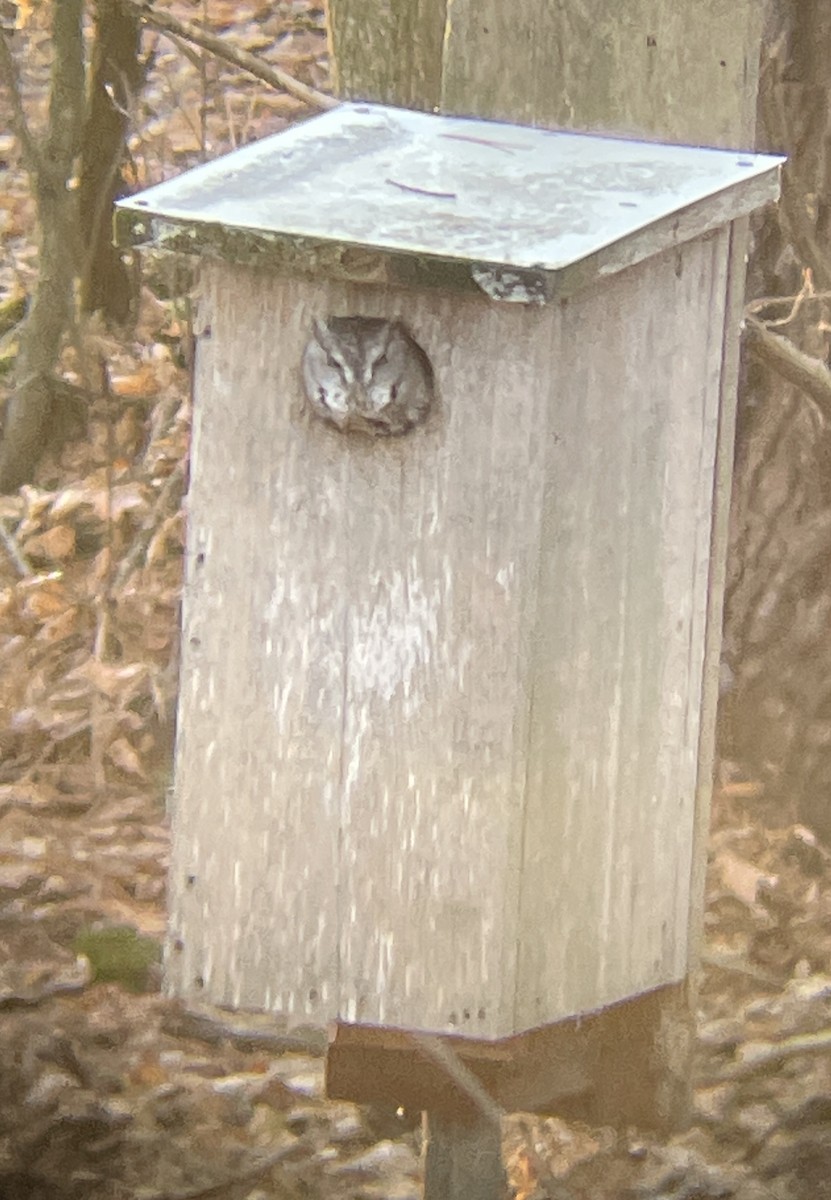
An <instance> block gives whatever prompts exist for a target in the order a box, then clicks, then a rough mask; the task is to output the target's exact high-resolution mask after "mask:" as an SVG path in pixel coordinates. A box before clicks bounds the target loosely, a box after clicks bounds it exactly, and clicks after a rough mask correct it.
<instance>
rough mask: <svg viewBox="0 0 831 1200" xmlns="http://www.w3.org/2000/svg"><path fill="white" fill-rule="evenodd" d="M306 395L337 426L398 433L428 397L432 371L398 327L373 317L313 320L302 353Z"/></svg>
mask: <svg viewBox="0 0 831 1200" xmlns="http://www.w3.org/2000/svg"><path fill="white" fill-rule="evenodd" d="M303 382H304V385H305V389H306V395H307V396H308V398H309V403H310V404H311V406H312V408H313V410H314V411H315V412H316V413H317V415H318V416H321V417H323V418H324V419H325V420H327V421H330V422H332V423H333V424H335V425H337V426H338V428H340V429H350V430H359V431H361V432H364V433H371V434H374V435H388V434H396V433H403V432H405V431H406V430H407V429H409V428H411V427H412V426H413V425H415V424H417V422H418V421H419V420H421V419H422V417H423V415H424V414H425V412H426V409H427V407H429V404H430V401H431V400H432V370H431V369H430V364H429V362H428V361H427V356H426V355H425V354H424V351H423V350H422V349H421V347H420V346H418V345H417V344H416V343H415V342H414V341H413V339H412V338H411V337H410V336H409V334H408V333H407V332H406V330H404V329H403V327H402V326H401V325H399V324H398V323H397V322H393V321H385V320H381V319H378V318H373V317H330V318H329V319H328V320H327V321H315V323H314V327H313V333H312V336H311V337H310V339H309V341H308V344H307V345H306V350H305V352H304V354H303Z"/></svg>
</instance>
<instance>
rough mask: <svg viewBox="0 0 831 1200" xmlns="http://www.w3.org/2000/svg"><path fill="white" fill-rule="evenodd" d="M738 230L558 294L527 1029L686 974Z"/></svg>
mask: <svg viewBox="0 0 831 1200" xmlns="http://www.w3.org/2000/svg"><path fill="white" fill-rule="evenodd" d="M728 236H729V235H728V231H727V230H726V229H725V230H723V231H721V232H720V233H719V234H718V235H715V236H711V237H708V238H706V239H701V240H699V241H697V242H693V243H690V244H688V245H687V246H685V247H683V248H681V249H680V250H678V251H676V252H672V253H666V254H664V255H659V256H658V257H656V258H655V259H652V260H650V261H649V262H648V263H644V264H642V265H640V266H638V267H636V268H633V269H632V270H630V271H628V272H625V273H623V274H622V275H620V276H619V277H616V278H615V279H613V280H611V281H609V283H608V284H607V286H606V287H605V288H603V289H600V288H598V289H595V290H593V291H592V292H590V293H586V294H584V295H583V296H581V297H578V298H576V299H575V300H574V301H573V302H572V303H571V304H569V305H568V307H567V308H566V309H565V310H564V314H563V336H562V343H561V347H560V353H559V359H558V361H557V362H556V363H555V364H554V366H553V373H554V374H555V375H556V378H557V386H556V394H555V395H554V396H552V414H553V415H552V420H551V426H550V431H549V436H548V453H549V466H548V485H547V490H546V497H545V514H544V532H543V553H542V562H541V575H540V598H539V618H538V625H537V632H536V642H535V649H534V654H533V662H534V684H533V702H532V730H531V748H530V753H529V764H530V769H529V781H528V808H527V814H526V829H525V848H524V862H523V875H522V904H521V918H520V929H521V949H520V969H519V976H518V991H517V1009H516V1025H517V1028H518V1029H522V1028H528V1027H533V1026H536V1025H539V1024H542V1023H544V1022H547V1021H554V1020H557V1019H559V1018H561V1017H565V1016H568V1015H569V1014H572V1013H579V1012H581V1011H586V1010H588V1009H591V1008H593V1007H595V1006H597V1005H598V1004H607V1003H611V1002H614V1001H616V1000H619V999H621V998H622V997H624V996H627V995H633V994H635V993H638V992H641V991H645V990H646V989H648V988H651V987H655V986H658V985H660V984H665V983H669V982H672V981H676V980H680V979H682V978H683V976H684V974H685V971H686V967H687V921H688V906H689V900H690V895H689V880H690V866H691V857H692V854H693V823H694V798H695V787H696V763H697V751H698V732H699V707H700V699H701V683H702V672H703V658H704V625H705V614H706V609H707V581H708V555H709V545H710V530H711V517H712V494H713V471H714V459H715V446H716V434H717V424H718V405H719V383H720V373H721V360H722V326H723V313H724V305H725V290H726V270H727V246H728Z"/></svg>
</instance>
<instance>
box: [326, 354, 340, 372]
mask: <svg viewBox="0 0 831 1200" xmlns="http://www.w3.org/2000/svg"><path fill="white" fill-rule="evenodd" d="M326 366H327V367H331V368H332V370H333V371H339V370H340V363H339V362H338V360H337V359H336V358H332V356H331V354H327V355H326Z"/></svg>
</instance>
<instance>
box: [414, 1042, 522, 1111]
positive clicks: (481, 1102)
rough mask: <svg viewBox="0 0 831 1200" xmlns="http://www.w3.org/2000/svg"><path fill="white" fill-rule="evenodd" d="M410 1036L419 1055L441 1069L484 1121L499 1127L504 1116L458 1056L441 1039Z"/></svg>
mask: <svg viewBox="0 0 831 1200" xmlns="http://www.w3.org/2000/svg"><path fill="white" fill-rule="evenodd" d="M410 1036H411V1037H412V1039H413V1041H414V1042H415V1044H416V1046H417V1047H418V1049H419V1050H420V1051H421V1053H422V1054H423V1055H424V1056H425V1057H426V1058H431V1059H432V1060H433V1062H434V1063H436V1064H437V1065H438V1066H440V1067H441V1068H442V1070H443V1071H444V1073H445V1074H446V1075H447V1076H449V1078H450V1079H452V1080H453V1082H454V1083H455V1084H456V1086H457V1087H458V1088H459V1090H460V1091H462V1092H463V1093H464V1094H465V1096H466V1097H467V1098H468V1100H470V1102H471V1104H473V1105H474V1107H475V1108H476V1109H477V1110H478V1112H479V1113H480V1114H481V1116H483V1117H484V1118H485V1120H486V1121H491V1122H492V1123H493V1124H494V1125H501V1123H502V1118H503V1116H504V1115H505V1114H504V1112H503V1110H502V1109H501V1108H500V1107H499V1105H498V1104H497V1103H496V1101H495V1100H494V1099H493V1098H492V1097H491V1096H489V1095H488V1093H487V1092H486V1091H485V1089H484V1088H483V1087H482V1085H481V1083H480V1082H479V1080H478V1079H477V1078H476V1076H475V1075H474V1074H473V1072H472V1071H471V1070H470V1068H469V1067H467V1066H466V1065H465V1064H464V1063H463V1062H462V1060H461V1059H460V1058H459V1056H458V1054H456V1052H455V1051H454V1050H453V1049H452V1048H451V1047H450V1046H448V1045H447V1043H446V1042H443V1041H442V1040H441V1038H437V1037H431V1036H430V1035H429V1034H427V1033H412V1034H410Z"/></svg>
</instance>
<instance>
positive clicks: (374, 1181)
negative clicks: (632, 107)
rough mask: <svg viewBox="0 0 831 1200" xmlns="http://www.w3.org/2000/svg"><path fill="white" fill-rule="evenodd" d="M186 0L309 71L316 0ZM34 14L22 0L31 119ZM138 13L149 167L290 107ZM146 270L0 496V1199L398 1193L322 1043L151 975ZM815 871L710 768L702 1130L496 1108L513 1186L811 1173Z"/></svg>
mask: <svg viewBox="0 0 831 1200" xmlns="http://www.w3.org/2000/svg"><path fill="white" fill-rule="evenodd" d="M169 7H170V8H171V10H172V11H175V12H176V13H177V14H178V15H179V16H181V17H183V18H187V17H188V16H190V17H192V16H193V8H192V6H188V5H187V4H185V3H184V0H182V3H179V4H177V3H175V2H172V3H171V4H170V6H169ZM205 10H206V11H207V15H208V23H209V25H210V27H211V28H212V29H213V31H214V32H217V33H221V34H222V35H223V36H224V37H227V38H229V39H230V40H232V41H233V42H235V43H236V44H237V45H239V46H241V47H244V48H246V49H248V50H250V51H252V52H254V53H256V54H259V55H262V56H264V57H265V58H266V59H267V60H268V61H270V62H272V63H273V64H276V65H278V66H280V67H282V68H283V69H284V70H287V71H289V72H291V73H293V74H295V75H297V76H298V77H299V78H301V79H303V80H304V81H305V82H307V83H311V84H313V85H314V86H316V87H325V85H326V57H325V34H324V30H323V14H322V12H321V10H320V9H319V8H316V7H315V6H314V5H313V4H310V3H308V2H307V0H292V2H289V3H279V4H273V3H264V2H263V3H261V2H259V0H249V2H248V3H246V2H245V0H243V2H241V3H240V2H237V0H233V2H232V0H228V2H222V0H210V3H209V4H207V5H205ZM47 12H48V6H46V5H38V4H37V3H30V4H21V5H20V19H19V24H20V32H19V33H18V35H17V41H18V47H19V48H20V49H21V52H23V51H25V56H24V57H25V72H24V96H25V100H26V103H27V106H28V107H29V110H30V112H31V113H32V115H33V119H34V120H35V122H36V121H37V119H38V117H39V116H42V111H43V104H44V96H45V86H46V81H47V77H48V63H49V32H48V22H47V20H46V15H47ZM145 38H146V41H147V45H148V48H149V47H150V45H151V44H152V45H153V46H154V48H155V51H156V55H157V56H156V59H155V63H154V66H153V70H152V73H151V76H150V79H149V82H148V86H147V88H146V90H145V92H144V94H143V96H142V97H141V100H140V111H139V112H138V113H137V114H136V121H135V128H136V132H135V134H134V136H133V139H132V142H131V147H130V150H131V157H132V163H133V170H134V175H135V182H136V186H137V187H143V186H147V185H149V184H151V183H154V182H157V181H158V180H159V179H161V178H163V177H167V176H170V175H172V174H175V173H176V172H178V171H180V170H182V169H184V168H186V167H188V166H191V165H193V164H195V163H196V162H198V161H200V160H201V159H203V158H205V157H211V158H213V157H215V156H216V155H218V154H219V153H222V152H224V151H225V150H227V149H229V148H231V147H233V146H235V145H240V144H243V143H245V142H247V141H250V140H252V139H254V138H256V137H260V136H264V135H265V134H268V133H273V132H275V131H277V130H279V129H281V128H283V127H284V126H285V125H286V124H287V123H289V122H291V121H293V120H295V119H298V118H300V117H302V116H304V115H306V113H307V110H305V109H304V107H303V105H302V104H301V103H299V102H298V101H296V100H294V99H292V98H291V97H289V96H286V95H285V94H282V93H275V92H272V91H270V90H269V89H267V88H266V87H265V86H264V85H262V84H259V83H257V82H256V81H252V80H250V79H248V78H247V77H245V76H244V75H243V74H242V73H241V72H239V71H237V70H236V69H235V68H232V67H229V66H227V65H224V64H220V63H218V62H217V61H216V60H215V59H213V58H211V57H210V56H205V57H204V58H203V57H202V55H201V53H196V54H194V55H192V56H191V57H188V56H186V55H184V54H182V53H181V51H180V49H179V48H177V47H176V46H175V45H173V44H172V43H171V42H170V41H168V40H164V39H162V38H161V37H159V36H158V35H154V34H150V33H148V34H146V35H145ZM24 57H22V58H21V62H24ZM0 127H2V123H0ZM0 158H2V160H3V162H4V164H5V167H6V170H5V172H4V178H3V186H2V194H0V231H2V234H3V250H2V252H0V300H2V299H7V298H8V297H9V296H12V295H15V294H18V293H25V292H27V291H28V290H30V288H31V286H32V283H33V280H34V278H35V275H36V270H37V262H36V251H35V248H34V247H35V243H34V214H33V207H32V201H31V196H30V193H29V187H28V181H27V180H26V177H25V175H24V173H23V171H22V169H21V167H20V163H19V159H18V157H17V149H16V147H15V145H14V141H13V139H12V138H11V137H8V136H5V135H0ZM142 271H143V282H142V286H141V292H140V301H139V303H138V315H137V319H136V321H135V323H134V326H133V327H132V328H131V329H130V330H129V331H123V332H121V333H120V334H118V335H115V334H113V333H111V332H109V331H107V330H106V329H105V328H104V327H103V325H101V323H100V322H88V323H87V324H86V326H85V327H84V328H83V329H81V330H79V331H78V336H77V337H76V338H75V339H73V341H74V343H75V344H74V345H73V346H70V347H69V348H68V349H67V351H66V354H65V359H64V362H63V369H64V374H65V377H66V379H67V380H68V381H69V382H71V383H75V384H81V383H83V382H84V380H88V379H89V378H90V375H91V374H92V375H94V377H95V378H96V379H97V381H98V386H97V388H96V389H95V399H94V400H93V401H92V402H91V404H90V406H89V410H88V413H87V415H86V417H85V422H84V429H83V435H82V436H79V437H76V438H74V439H73V440H70V441H64V442H60V443H59V442H57V441H56V443H55V445H54V446H53V448H52V449H51V450H50V453H49V454H48V455H47V456H46V458H45V459H44V461H43V462H42V464H41V466H40V468H39V470H38V474H37V478H36V480H35V482H34V483H33V484H32V485H31V486H27V487H24V488H22V489H21V490H20V492H19V493H17V494H15V495H12V496H7V497H4V498H0V519H2V522H3V526H4V529H5V531H6V538H5V541H4V545H0V753H2V761H0V1008H2V1010H3V1012H2V1020H0V1200H24V1198H25V1200H53V1198H54V1200H76V1198H77V1200H81V1198H84V1200H86V1198H91V1200H97V1198H98V1197H102V1198H103V1197H108V1198H112V1197H125V1198H127V1197H131V1198H132V1197H142V1198H144V1200H162V1198H170V1200H172V1198H174V1197H177V1198H180V1200H184V1198H185V1197H194V1198H195V1197H197V1196H208V1195H210V1196H216V1197H225V1196H228V1197H231V1196H233V1197H239V1198H240V1200H242V1198H243V1197H248V1198H249V1200H255V1198H256V1200H265V1198H267V1197H272V1196H275V1197H276V1196H280V1197H284V1196H297V1197H304V1198H305V1200H310V1198H314V1197H318V1196H320V1197H323V1196H326V1197H343V1198H344V1200H346V1198H347V1197H348V1198H350V1200H351V1198H354V1200H363V1198H366V1200H373V1198H376V1197H377V1198H379V1200H380V1197H390V1198H392V1200H409V1198H410V1197H413V1198H415V1197H417V1196H418V1195H419V1194H420V1178H421V1161H420V1153H419V1149H420V1148H419V1132H418V1130H412V1129H408V1128H406V1127H405V1125H404V1124H403V1123H399V1122H397V1120H396V1118H395V1117H394V1116H393V1115H390V1116H389V1118H385V1117H384V1116H383V1114H380V1113H377V1112H368V1111H366V1110H362V1109H359V1108H356V1107H355V1106H353V1105H349V1104H344V1103H333V1102H329V1101H327V1100H326V1099H325V1098H324V1095H323V1059H322V1045H321V1044H315V1042H314V1039H312V1040H309V1041H307V1042H300V1041H296V1040H292V1038H291V1037H290V1036H288V1035H287V1034H285V1033H282V1032H280V1031H279V1030H278V1029H275V1026H274V1022H273V1021H272V1020H271V1019H270V1018H265V1017H261V1016H256V1015H248V1016H243V1015H239V1014H232V1013H229V1012H224V1011H219V1010H212V1009H208V1008H205V1009H202V1010H199V1011H193V1010H191V1011H185V1010H184V1009H183V1008H182V1007H181V1006H180V1005H179V1004H178V1003H176V1002H174V1001H171V1000H169V999H166V998H164V997H163V996H162V995H161V994H160V993H159V990H158V988H159V980H160V967H159V963H160V947H161V940H162V935H163V931H164V925H165V907H164V906H165V873H166V867H167V857H168V829H167V824H166V820H165V804H166V797H167V793H168V789H169V786H170V781H171V780H170V776H171V761H172V745H173V721H174V706H175V698H176V684H177V638H178V617H179V600H180V592H181V578H182V562H183V534H184V515H183V495H184V491H185V483H186V462H187V453H188V439H189V429H190V395H189V386H188V370H187V365H186V363H187V357H188V351H187V347H188V308H187V304H186V302H185V301H184V300H182V299H181V298H180V295H181V292H182V278H183V273H182V268H181V266H177V265H176V264H174V263H171V262H169V261H166V260H164V259H163V258H160V257H158V256H155V255H152V254H149V255H146V256H144V260H143V263H142ZM7 352H8V339H6V340H5V342H4V343H3V346H2V350H0V364H2V363H4V362H6V361H7ZM82 359H83V361H82ZM90 364H94V366H92V367H91V366H90ZM96 372H97V374H96ZM6 390H8V389H7V387H6ZM830 870H831V856H829V854H828V852H827V851H826V850H825V849H824V848H823V846H822V845H821V844H820V843H819V842H818V840H817V839H816V837H815V836H814V835H813V834H812V833H811V831H810V830H808V829H806V828H804V827H802V826H799V825H798V824H796V823H794V821H793V820H792V818H791V817H790V815H789V814H788V813H787V812H784V811H782V809H781V807H779V808H776V807H774V806H772V805H771V804H769V803H767V802H766V800H765V797H764V794H763V791H762V789H761V787H760V786H758V785H757V784H755V783H754V782H753V781H752V780H747V779H744V778H743V777H742V774H741V771H740V770H739V768H738V767H736V766H733V765H731V764H727V763H722V764H721V767H720V772H719V783H718V787H717V790H716V796H715V801H714V814H713V828H712V836H711V855H710V866H709V875H708V891H707V914H706V940H705V951H704V963H703V971H702V980H701V988H700V993H699V1013H698V1018H699V1021H698V1053H697V1062H696V1077H695V1080H694V1087H695V1090H694V1096H695V1104H694V1120H693V1124H692V1126H691V1127H690V1128H689V1129H688V1130H686V1131H684V1132H681V1133H679V1134H678V1135H676V1136H674V1137H672V1138H669V1139H657V1138H651V1137H649V1136H648V1135H646V1134H645V1133H641V1132H638V1131H636V1130H627V1131H625V1132H622V1133H620V1132H618V1133H615V1132H614V1131H612V1130H610V1129H589V1128H587V1127H583V1126H576V1125H568V1124H566V1123H564V1122H562V1121H559V1120H555V1119H544V1118H539V1117H531V1116H527V1115H522V1114H516V1115H512V1116H509V1117H507V1118H506V1120H505V1153H506V1162H507V1164H508V1168H509V1176H510V1183H511V1188H512V1192H513V1194H514V1195H515V1196H516V1197H518V1198H519V1200H531V1198H532V1197H533V1198H534V1200H542V1198H543V1197H545V1196H547V1195H548V1196H552V1200H554V1197H553V1195H552V1190H553V1191H556V1192H557V1198H558V1200H561V1192H560V1188H556V1187H555V1188H554V1189H552V1179H554V1180H558V1181H559V1183H560V1185H561V1188H562V1189H567V1190H565V1191H563V1192H562V1196H566V1195H571V1196H573V1197H574V1198H575V1200H584V1198H585V1200H588V1198H589V1197H592V1198H594V1200H596V1198H598V1197H610V1198H611V1197H619V1196H631V1197H656V1198H657V1197H667V1198H670V1197H671V1198H673V1200H676V1198H677V1200H692V1198H694V1197H695V1198H702V1200H703V1198H705V1197H713V1198H716V1197H729V1196H736V1197H738V1198H739V1200H751V1198H754V1200H755V1198H762V1197H771V1196H773V1197H777V1198H778V1200H785V1197H790V1198H793V1197H795V1198H797V1200H801V1198H803V1197H804V1198H805V1200H808V1198H809V1197H810V1198H811V1200H816V1198H818V1197H819V1198H821V1197H824V1196H828V1197H831V1098H830V1097H831V1079H830V1078H829V1072H830V1071H831V1065H830V1064H831V966H829V958H830V956H831V899H829V889H828V880H829V871H830Z"/></svg>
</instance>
